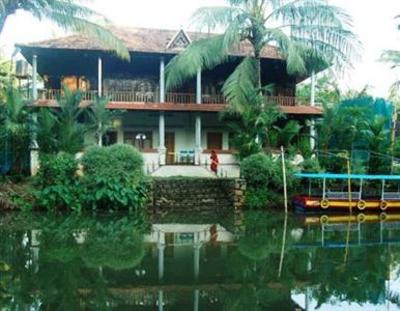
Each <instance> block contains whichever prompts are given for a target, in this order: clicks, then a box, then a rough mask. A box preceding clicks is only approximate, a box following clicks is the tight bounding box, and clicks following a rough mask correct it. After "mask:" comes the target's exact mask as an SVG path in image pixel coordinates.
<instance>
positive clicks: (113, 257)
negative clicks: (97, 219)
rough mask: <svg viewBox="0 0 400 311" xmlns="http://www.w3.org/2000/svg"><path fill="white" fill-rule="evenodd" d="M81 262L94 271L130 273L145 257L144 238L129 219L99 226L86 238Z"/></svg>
mask: <svg viewBox="0 0 400 311" xmlns="http://www.w3.org/2000/svg"><path fill="white" fill-rule="evenodd" d="M86 240H87V241H86V243H85V247H84V249H83V251H82V259H83V261H84V262H85V264H86V265H87V267H91V268H99V267H107V268H111V269H113V270H117V271H118V270H127V269H132V268H134V267H136V266H137V265H139V264H140V263H141V261H142V260H143V257H144V255H145V249H144V243H143V235H142V234H140V232H138V231H137V230H135V228H134V227H132V225H131V224H130V221H129V220H127V219H126V218H122V219H120V220H117V221H112V222H109V223H107V224H100V223H98V224H96V225H95V226H93V227H92V228H91V230H90V231H89V232H88V234H87V236H86Z"/></svg>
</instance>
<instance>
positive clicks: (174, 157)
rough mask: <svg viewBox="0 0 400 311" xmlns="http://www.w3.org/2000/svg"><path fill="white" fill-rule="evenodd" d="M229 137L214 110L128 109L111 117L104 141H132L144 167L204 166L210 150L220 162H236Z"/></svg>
mask: <svg viewBox="0 0 400 311" xmlns="http://www.w3.org/2000/svg"><path fill="white" fill-rule="evenodd" d="M89 140H90V138H89V137H88V138H87V142H89ZM229 140H230V132H229V128H228V127H227V125H226V124H224V123H222V122H221V121H220V119H219V114H218V113H216V112H213V113H211V112H176V111H171V112H163V111H128V112H126V113H124V114H123V115H121V117H120V118H118V119H117V120H115V121H114V129H113V130H111V131H110V132H109V133H108V134H107V135H106V137H105V139H104V142H105V144H113V143H125V144H130V145H133V146H135V147H136V148H138V149H139V150H140V151H141V152H142V154H143V156H144V160H145V166H146V168H158V167H160V166H163V165H177V164H178V165H204V166H207V165H208V164H209V163H210V154H211V150H215V151H216V152H217V154H218V157H219V161H220V164H221V165H235V164H236V163H237V161H236V159H235V157H234V155H233V152H232V150H231V146H230V143H229ZM150 170H151V169H150Z"/></svg>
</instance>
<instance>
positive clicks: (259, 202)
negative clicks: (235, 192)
mask: <svg viewBox="0 0 400 311" xmlns="http://www.w3.org/2000/svg"><path fill="white" fill-rule="evenodd" d="M269 194H270V192H269V191H268V189H266V188H253V187H249V189H248V190H247V191H246V197H245V200H244V204H245V206H246V207H248V208H250V209H255V210H259V209H265V208H267V207H268V202H269V200H270V197H269Z"/></svg>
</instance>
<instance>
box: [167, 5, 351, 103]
mask: <svg viewBox="0 0 400 311" xmlns="http://www.w3.org/2000/svg"><path fill="white" fill-rule="evenodd" d="M227 4H228V5H227V6H221V7H203V8H200V9H198V10H197V11H196V12H195V14H194V15H193V20H194V22H195V23H196V24H198V25H199V26H200V27H201V28H204V27H206V28H207V29H208V30H210V31H212V30H219V29H223V30H224V32H223V33H222V34H220V35H216V36H210V37H209V38H206V39H203V40H199V41H196V42H194V43H192V44H191V45H190V46H189V47H188V48H187V49H186V50H185V51H184V52H183V53H181V54H179V55H178V56H176V57H175V58H174V59H173V60H172V61H171V62H170V63H169V64H168V67H167V87H169V88H171V87H176V86H179V85H180V84H182V83H183V82H184V81H185V80H186V79H187V78H190V77H192V76H194V75H195V74H196V72H197V70H198V69H199V68H201V69H211V68H213V67H215V66H216V65H218V64H220V63H223V62H225V61H227V60H228V58H229V57H228V56H229V53H230V52H232V51H233V50H234V48H235V47H237V46H238V45H239V44H240V43H242V42H247V43H248V44H250V45H251V47H252V52H251V53H250V54H248V55H247V56H246V57H244V58H243V59H242V61H241V63H240V64H239V65H238V66H237V67H236V69H235V71H234V72H233V73H232V74H231V76H230V77H229V78H228V79H227V80H226V81H225V84H224V86H223V93H224V95H225V97H226V98H227V100H228V101H229V103H230V105H231V106H232V107H236V108H243V107H242V105H243V104H247V103H248V102H249V96H250V97H251V96H253V95H252V94H251V93H254V92H256V93H261V92H262V84H261V66H260V60H261V56H262V52H263V50H264V48H266V47H267V46H268V45H275V46H276V47H277V49H278V51H279V52H280V53H281V55H282V56H283V57H284V58H285V59H286V63H287V70H288V72H289V73H290V74H294V73H303V74H304V73H306V72H309V71H311V70H315V67H316V66H315V65H316V64H315V63H320V62H321V61H324V62H327V63H329V64H335V65H338V66H339V67H342V66H343V65H344V64H347V63H349V61H350V59H351V58H352V57H353V56H354V55H356V52H357V47H358V44H359V43H358V40H357V38H356V36H355V35H354V34H353V33H352V31H351V18H350V16H349V15H348V14H347V13H346V12H345V11H343V10H342V9H341V8H338V7H335V6H332V5H329V4H328V2H327V1H326V0H227ZM317 60H318V62H317Z"/></svg>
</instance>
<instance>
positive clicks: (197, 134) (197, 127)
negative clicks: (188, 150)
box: [195, 113, 203, 165]
mask: <svg viewBox="0 0 400 311" xmlns="http://www.w3.org/2000/svg"><path fill="white" fill-rule="evenodd" d="M202 152H203V149H202V148H201V115H200V113H198V114H197V115H196V120H195V164H196V165H200V164H201V159H200V157H201V154H202Z"/></svg>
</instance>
